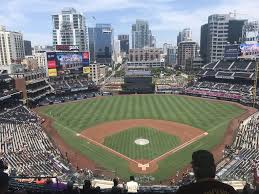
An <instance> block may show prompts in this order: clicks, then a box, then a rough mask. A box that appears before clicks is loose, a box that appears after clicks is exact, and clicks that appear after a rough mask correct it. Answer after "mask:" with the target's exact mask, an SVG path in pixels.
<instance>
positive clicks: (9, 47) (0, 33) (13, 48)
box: [0, 26, 25, 69]
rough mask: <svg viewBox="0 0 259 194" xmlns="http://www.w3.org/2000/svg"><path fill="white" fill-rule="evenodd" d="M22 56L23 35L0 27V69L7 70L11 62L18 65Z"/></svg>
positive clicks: (23, 54)
mask: <svg viewBox="0 0 259 194" xmlns="http://www.w3.org/2000/svg"><path fill="white" fill-rule="evenodd" d="M24 56H25V53H24V42H23V35H22V34H21V33H20V32H12V31H7V30H6V28H5V27H4V26H0V69H1V68H3V69H5V67H7V68H8V66H9V65H10V64H11V63H13V62H16V63H20V62H21V60H22V59H23V58H24Z"/></svg>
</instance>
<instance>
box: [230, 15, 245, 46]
mask: <svg viewBox="0 0 259 194" xmlns="http://www.w3.org/2000/svg"><path fill="white" fill-rule="evenodd" d="M246 23H247V20H229V29H228V42H229V43H230V44H240V43H241V41H242V33H243V27H244V25H245V24H246Z"/></svg>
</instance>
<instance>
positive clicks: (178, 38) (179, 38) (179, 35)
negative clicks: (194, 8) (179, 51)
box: [177, 32, 182, 46]
mask: <svg viewBox="0 0 259 194" xmlns="http://www.w3.org/2000/svg"><path fill="white" fill-rule="evenodd" d="M180 42H182V32H179V33H178V35H177V46H178V45H179V44H180Z"/></svg>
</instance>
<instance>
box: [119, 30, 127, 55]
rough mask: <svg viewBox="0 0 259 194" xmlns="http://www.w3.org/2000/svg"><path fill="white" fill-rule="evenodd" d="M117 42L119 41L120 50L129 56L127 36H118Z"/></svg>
mask: <svg viewBox="0 0 259 194" xmlns="http://www.w3.org/2000/svg"><path fill="white" fill-rule="evenodd" d="M118 40H119V41H120V50H121V52H125V53H126V54H129V35H126V34H121V35H118Z"/></svg>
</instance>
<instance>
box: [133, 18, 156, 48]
mask: <svg viewBox="0 0 259 194" xmlns="http://www.w3.org/2000/svg"><path fill="white" fill-rule="evenodd" d="M152 39H153V40H154V38H152V32H151V30H150V29H149V25H148V22H147V21H145V20H136V24H133V25H132V48H144V47H152V46H153V45H151V43H152Z"/></svg>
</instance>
